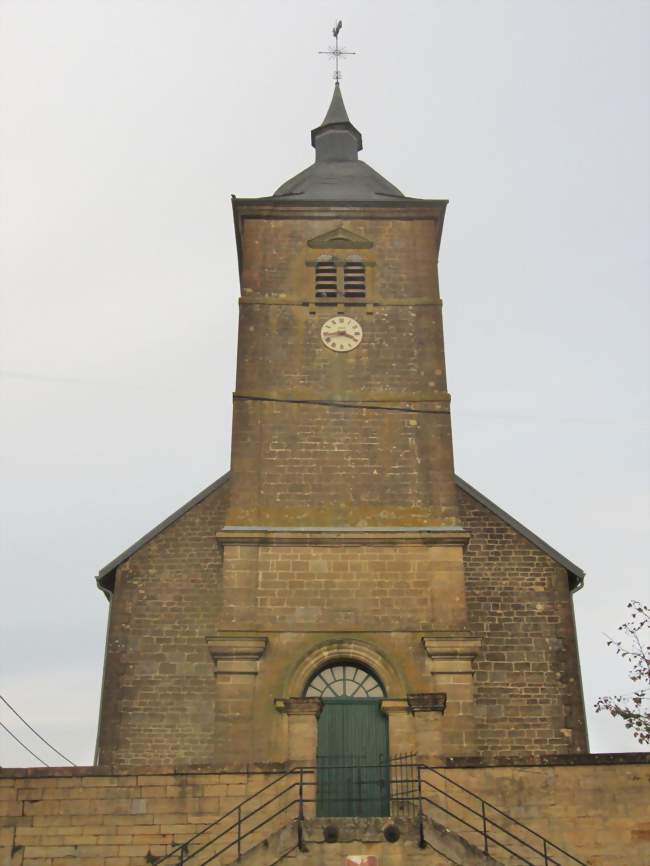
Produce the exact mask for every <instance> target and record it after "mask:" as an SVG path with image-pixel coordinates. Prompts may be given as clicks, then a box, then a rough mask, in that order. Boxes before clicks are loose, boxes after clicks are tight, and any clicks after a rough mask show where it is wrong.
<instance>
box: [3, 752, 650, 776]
mask: <svg viewBox="0 0 650 866" xmlns="http://www.w3.org/2000/svg"><path fill="white" fill-rule="evenodd" d="M625 764H650V752H602V753H596V754H591V755H541V756H539V757H535V758H533V757H531V758H526V757H519V758H517V757H513V758H505V757H504V758H493V759H491V760H485V759H483V758H480V757H458V758H448V759H447V761H446V762H445V763H443V764H436V765H434V766H435V768H436V769H438V770H455V769H459V770H460V769H488V768H491V769H495V768H497V769H498V768H499V767H597V766H616V765H625ZM299 766H300V764H299V763H295V764H290V763H269V764H249V765H247V766H246V767H245V768H242V767H228V766H227V765H225V766H224V765H221V766H216V765H214V764H205V765H190V766H178V767H169V766H167V767H151V766H149V767H143V766H141V767H137V766H136V767H131V768H129V769H115V768H113V767H92V766H88V767H0V779H24V778H37V779H45V778H84V777H98V776H117V777H120V776H122V777H124V778H127V777H133V776H191V775H203V776H205V775H214V776H217V775H224V774H227V775H232V776H234V775H240V776H252V775H270V774H273V773H277V774H282V773H287V772H289V771H290V770H291V769H293V768H296V767H299Z"/></svg>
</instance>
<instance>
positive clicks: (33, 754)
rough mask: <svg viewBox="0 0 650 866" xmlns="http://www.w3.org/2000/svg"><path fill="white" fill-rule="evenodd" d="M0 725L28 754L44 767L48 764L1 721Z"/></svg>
mask: <svg viewBox="0 0 650 866" xmlns="http://www.w3.org/2000/svg"><path fill="white" fill-rule="evenodd" d="M0 727H1V728H4V729H5V731H6V732H7V733H8V734H9V736H10V737H13V738H14V740H15V741H16V742H17V743H20V745H21V746H22V747H23V749H27V751H28V752H29V754H30V755H31V756H32V757H34V758H36V760H37V761H40V762H41V764H43V766H45V767H49V766H50V765H49V764H48V763H47V762H46V761H44V760H43V758H39V757H38V755H37V754H36V752H32V750H31V749H30V748H29V746H26V745H25V744H24V743H23V741H22V740H19V739H18V737H17V736H16V735H15V734H14V733H13V731H10V730H9V728H8V727H7V726H6V725H5V724H4V723H3V722H0Z"/></svg>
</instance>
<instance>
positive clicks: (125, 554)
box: [95, 472, 230, 600]
mask: <svg viewBox="0 0 650 866" xmlns="http://www.w3.org/2000/svg"><path fill="white" fill-rule="evenodd" d="M229 477H230V472H226V473H225V475H222V476H221V478H217V480H216V481H213V482H212V484H209V485H208V486H207V487H206V488H205V489H203V490H202V491H201V492H200V493H197V494H196V496H193V497H192V498H191V499H190V500H189V501H188V502H186V503H185V505H181V507H180V508H179V509H178V510H177V511H174V513H173V514H170V515H169V517H166V518H165V519H164V520H163V521H162V522H161V523H159V524H158V525H157V526H154V528H153V529H150V530H149V532H147V533H146V535H143V536H142V538H140V539H138V541H136V542H134V543H133V544H132V545H131V546H130V547H127V549H126V550H124V551H122V553H120V555H119V556H116V557H115V559H113V560H111V562H109V563H108V565H105V566H104V567H103V568H101V569H100V570H99V573H98V575H97V577H96V578H95V581H96V583H97V586H98V588H99V589H101V591H102V592H103V593H104V595H105V596H106V598H108V599H109V600H110V597H111V594H112V592H113V588H114V586H115V572H116V571H117V569H118V568H119V566H120V565H122V563H123V562H126V560H127V559H129V558H130V557H131V556H133V554H134V553H137V552H138V550H140V548H141V547H144V546H145V544H147V543H148V542H149V541H151V539H152V538H155V537H156V536H157V535H159V534H160V533H161V532H163V530H165V529H167V527H168V526H171V525H172V523H176V521H177V520H179V519H180V518H181V517H182V516H183V515H184V514H187V512H188V511H190V509H192V508H194V506H195V505H198V504H199V503H200V502H203V500H204V499H207V498H208V496H209V495H210V494H211V493H214V491H215V490H218V489H219V488H220V487H222V486H223V485H224V484H225V483H226V481H227V480H228V478H229Z"/></svg>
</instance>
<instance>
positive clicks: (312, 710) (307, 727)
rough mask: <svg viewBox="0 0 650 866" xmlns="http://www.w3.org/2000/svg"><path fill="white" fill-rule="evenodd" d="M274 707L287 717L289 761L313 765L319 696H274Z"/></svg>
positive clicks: (319, 710)
mask: <svg viewBox="0 0 650 866" xmlns="http://www.w3.org/2000/svg"><path fill="white" fill-rule="evenodd" d="M275 708H276V710H277V711H278V712H279V713H282V714H283V715H285V716H286V719H287V740H288V748H289V751H288V755H289V761H291V762H292V763H295V764H306V765H308V766H314V765H315V763H316V745H317V743H318V717H319V716H320V714H321V710H322V709H323V702H322V700H321V699H320V698H276V700H275Z"/></svg>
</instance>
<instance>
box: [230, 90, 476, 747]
mask: <svg viewBox="0 0 650 866" xmlns="http://www.w3.org/2000/svg"><path fill="white" fill-rule="evenodd" d="M311 138H312V144H313V146H314V149H315V151H316V159H315V162H314V164H313V165H311V166H309V167H308V168H307V169H306V170H304V171H303V172H301V173H300V174H299V175H297V176H296V177H294V178H292V179H291V180H289V181H287V182H286V183H285V184H283V185H282V186H281V187H280V188H279V189H278V190H277V191H276V193H275V194H274V195H273V196H271V197H268V198H262V199H234V200H233V208H234V217H235V227H236V233H237V246H238V252H239V264H240V274H241V297H240V302H239V303H240V320H239V348H238V361H237V383H236V391H235V394H234V416H233V437H232V462H231V475H230V494H229V504H228V507H227V511H226V516H225V525H224V527H223V529H222V530H221V531H220V532H219V533H218V540H219V543H220V544H221V545H222V549H223V605H222V607H221V611H220V614H219V618H218V630H219V635H220V638H221V639H222V640H225V639H226V638H227V637H228V636H229V637H230V638H231V639H232V640H235V638H241V639H243V638H246V639H248V640H253V639H256V640H258V641H264V642H265V644H264V645H265V647H266V646H268V650H267V653H266V654H265V656H264V659H263V660H262V661H261V662H260V665H259V673H258V675H257V681H256V687H255V688H256V690H257V686H258V685H260V686H261V684H262V682H263V681H265V685H264V686H262V689H263V692H262V693H263V694H265V695H268V694H269V693H272V694H273V695H275V696H278V697H279V702H276V710H277V709H280V711H281V715H282V714H284V716H285V718H284V724H285V725H286V727H287V730H286V737H284V738H283V737H278V735H277V731H276V732H275V734H272V735H271V737H270V739H267V736H268V734H266V733H265V732H269V731H273V730H274V728H275V727H277V724H278V720H277V719H276V720H275V723H274V721H273V719H271V718H268V713H269V709H270V708H269V705H268V701H267V703H266V706H264V704H263V699H262V698H261V695H259V697H254V696H253V695H252V694H251V695H250V701H247V702H246V703H245V706H246V707H247V710H246V711H245V712H246V713H249V714H250V724H251V726H252V729H253V730H252V731H251V736H250V737H249V738H248V743H249V744H250V743H258V742H260V741H261V740H266V741H265V742H264V745H263V753H267V752H268V751H269V750H270V751H271V752H273V751H274V750H277V744H278V742H282V741H283V740H284V742H286V743H287V744H288V745H289V751H290V755H289V756H290V757H291V758H293V759H296V760H313V754H314V742H313V740H314V738H315V737H316V717H317V716H318V714H319V713H320V711H321V707H320V703H319V702H317V701H316V702H314V701H315V699H314V698H311V699H308V700H307V701H306V702H305V700H303V699H302V698H303V695H304V688H305V683H306V682H307V681H308V679H309V674H311V673H313V674H314V675H315V674H317V673H318V670H319V669H320V668H321V667H322V666H323V664H325V663H326V662H327V661H328V659H329V660H331V662H332V664H336V663H339V664H345V663H350V664H352V663H353V662H354V663H355V664H361V665H362V669H363V670H366V671H367V672H368V673H370V674H371V675H372V676H374V677H376V678H377V679H378V680H381V681H382V682H383V690H384V695H385V698H386V700H385V702H384V703H385V706H384V708H383V709H384V713H385V714H387V715H388V717H389V736H390V746H389V748H390V750H391V751H392V752H396V751H398V750H399V751H420V752H426V753H427V755H429V756H433V755H439V754H440V753H441V752H442V750H445V751H447V752H449V751H450V750H451V752H452V753H454V754H462V753H468V752H470V753H471V751H472V749H473V745H474V744H473V739H472V712H471V707H472V674H471V670H472V658H473V656H474V655H475V653H476V648H477V641H476V640H474V638H473V637H472V636H471V634H470V633H469V631H468V627H467V610H466V601H465V583H464V574H463V548H464V546H465V545H466V543H467V539H468V536H467V534H466V533H465V531H464V530H463V528H462V526H461V525H460V520H459V514H458V504H457V498H456V496H457V494H456V485H455V480H454V471H453V458H452V441H451V429H450V417H449V395H448V393H447V390H446V377H445V360H444V348H443V333H442V317H441V301H440V295H439V291H438V274H437V261H438V249H439V245H440V238H441V233H442V225H443V219H444V214H445V206H446V202H445V201H439V200H425V199H410V198H406V197H405V196H404V195H403V194H402V193H401V192H400V191H399V190H398V189H397V188H396V187H395V186H393V185H392V184H390V183H389V182H388V181H386V180H385V179H384V178H383V177H382V176H381V175H379V174H378V173H377V172H376V171H375V170H374V169H372V168H370V166H368V165H367V164H366V163H364V162H362V161H361V160H360V159H359V158H358V153H359V151H360V150H361V148H362V137H361V133H360V132H359V131H358V130H357V129H356V128H355V127H354V126H353V124H352V123H351V121H350V119H349V117H348V114H347V111H346V109H345V105H344V102H343V97H342V94H341V89H340V85H339V83H338V81H337V83H336V85H335V87H334V94H333V97H332V101H331V105H330V107H329V109H328V111H327V113H326V116H325V119H324V120H323V122H322V124H321V125H320V126H318V127H317V128H316V129H314V130H313V131H312V135H311ZM272 654H273V656H274V658H275V659H276V660H275V661H272V658H271V656H272ZM276 654H279V655H276ZM375 656H376V657H377V659H381V660H382V661H381V662H378V664H379V668H377V666H376V664H375V663H374V662H372V661H369V659H372V658H374V657H375ZM305 658H307V659H311V662H309V663H308V664H307V668H308V669H305V671H304V675H305V677H306V679H305V682H298V681H295V680H294V679H293V676H294V670H295V667H296V665H297V664H299V662H300V661H301V660H304V659H305ZM262 662H263V663H262ZM309 664H312V665H313V670H311V669H309ZM263 670H264V672H265V673H264V674H263ZM218 679H219V678H218V677H217V680H218ZM218 687H219V684H218ZM223 689H224V691H223V695H222V696H221V698H220V697H219V694H217V714H218V715H219V713H220V710H219V707H228V706H229V697H231V696H232V682H230V681H228V682H224V683H223ZM299 698H300V699H301V700H300V701H299V703H297V704H296V703H295V701H296V700H297V699H299ZM258 700H260V701H261V702H260V703H258ZM292 701H293V702H294V703H292ZM310 701H311V703H310ZM441 701H446V713H445V723H444V725H443V724H442V716H441V714H440V709H441ZM415 704H417V712H416V713H414V712H413V707H414V706H415ZM243 706H244V704H238V705H237V710H236V712H238V713H240V715H239V716H238V718H239V723H240V724H242V723H243V721H244V720H243V718H242V715H241V709H242V707H243ZM296 707H298V708H300V710H301V713H300V715H298V716H296V713H295V710H296ZM307 711H309V712H308V713H307V715H309V714H311V715H312V720H311V722H309V721H308V720H307V719H305V717H304V714H305V712H307ZM296 718H298V719H299V721H298V722H297V721H296ZM234 722H235V718H234V716H233V714H232V713H230V712H229V711H228V710H225V711H224V712H223V714H222V715H221V718H220V719H219V723H218V730H219V734H218V738H219V739H220V741H221V742H222V743H223V747H224V748H225V746H226V743H227V742H231V732H232V728H233V724H234ZM296 725H298V728H296V730H295V731H292V730H291V728H292V726H293V727H295V726H296ZM298 730H299V732H300V733H299V735H296V731H298ZM306 731H309V733H308V734H306V733H305V732H306ZM247 748H248V749H249V751H248V754H247V755H246V756H245V757H247V759H248V760H250V759H251V758H253V754H252V753H251V752H250V748H251V747H250V745H249V746H247ZM291 750H293V753H292V752H291ZM296 750H298V751H302V753H301V754H298V753H297V752H296ZM243 757H244V756H243V755H242V758H243ZM277 757H278V758H280V757H281V755H279V754H278V756H277ZM257 758H258V759H260V758H261V754H260V755H258V756H257Z"/></svg>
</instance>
